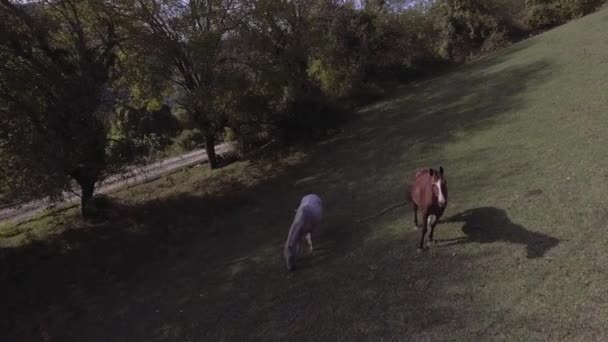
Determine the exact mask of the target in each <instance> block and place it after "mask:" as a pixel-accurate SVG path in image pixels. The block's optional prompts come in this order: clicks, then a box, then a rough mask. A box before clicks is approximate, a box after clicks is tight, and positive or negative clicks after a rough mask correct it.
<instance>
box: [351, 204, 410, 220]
mask: <svg viewBox="0 0 608 342" xmlns="http://www.w3.org/2000/svg"><path fill="white" fill-rule="evenodd" d="M408 203H410V201H403V202H399V203H397V204H393V205H391V206H390V207H386V208H384V209H382V211H381V212H379V213H378V214H376V215H372V216H368V217H365V218H362V219H359V220H357V223H361V222H365V221H368V220H371V219H373V218H376V217H378V216H382V215H384V214H386V212H388V211H390V210H393V209H395V208H398V207H402V206H404V205H406V204H408Z"/></svg>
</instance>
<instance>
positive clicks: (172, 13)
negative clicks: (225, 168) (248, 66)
mask: <svg viewBox="0 0 608 342" xmlns="http://www.w3.org/2000/svg"><path fill="white" fill-rule="evenodd" d="M250 6H251V4H250V3H248V2H244V1H236V0H189V1H181V0H123V1H121V2H119V4H118V5H117V6H116V7H115V10H116V14H117V15H120V16H124V17H125V18H128V19H129V20H133V22H132V23H131V24H130V31H131V33H132V35H133V37H135V40H134V41H133V42H132V44H131V45H130V46H129V48H128V53H126V54H125V59H127V60H130V62H129V64H130V65H131V68H133V69H134V70H136V69H139V70H140V71H137V72H136V73H137V74H138V75H139V76H140V77H133V79H132V82H134V83H136V84H138V85H139V86H142V83H146V82H147V83H148V85H146V86H147V87H150V86H151V87H152V88H155V89H157V90H158V89H168V88H170V87H171V86H177V87H179V88H180V89H181V92H182V93H183V96H182V98H181V100H180V101H179V104H180V106H181V107H182V108H183V109H184V110H185V111H186V112H187V113H188V115H189V116H190V117H191V118H192V121H193V122H195V124H196V125H197V126H198V128H199V129H200V130H201V131H202V132H203V133H204V134H205V145H206V151H207V155H208V157H209V165H210V167H211V168H212V169H213V168H216V167H217V166H218V161H217V157H216V155H215V149H214V147H215V142H216V139H217V136H218V134H219V133H220V132H222V131H223V129H224V126H225V125H226V122H227V118H226V113H225V110H224V109H225V101H224V100H225V98H226V95H227V94H228V93H229V92H230V90H231V88H230V84H231V82H232V80H231V79H230V76H231V75H233V74H234V72H235V70H237V69H238V66H237V65H238V64H239V61H238V60H237V59H236V58H234V56H233V55H231V47H230V41H231V39H232V38H233V37H235V36H238V30H239V28H240V27H241V26H242V25H244V23H245V20H246V18H247V16H248V15H249V11H250V9H251V8H250ZM142 69H143V70H145V71H141V70H142ZM150 73H153V74H154V76H153V77H152V78H149V77H148V75H149V74H150ZM141 76H143V77H141Z"/></svg>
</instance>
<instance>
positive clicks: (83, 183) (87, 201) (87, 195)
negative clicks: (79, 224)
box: [71, 169, 97, 220]
mask: <svg viewBox="0 0 608 342" xmlns="http://www.w3.org/2000/svg"><path fill="white" fill-rule="evenodd" d="M71 176H72V178H73V179H74V180H75V181H76V183H78V185H79V186H80V212H81V214H82V218H83V219H85V220H86V219H89V218H91V199H93V194H94V193H95V183H96V182H97V177H96V176H94V173H91V172H87V171H85V170H83V169H77V170H75V171H74V172H72V174H71Z"/></svg>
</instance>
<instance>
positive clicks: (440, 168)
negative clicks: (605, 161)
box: [439, 166, 443, 176]
mask: <svg viewBox="0 0 608 342" xmlns="http://www.w3.org/2000/svg"><path fill="white" fill-rule="evenodd" d="M439 174H440V175H442V176H443V166H440V167H439Z"/></svg>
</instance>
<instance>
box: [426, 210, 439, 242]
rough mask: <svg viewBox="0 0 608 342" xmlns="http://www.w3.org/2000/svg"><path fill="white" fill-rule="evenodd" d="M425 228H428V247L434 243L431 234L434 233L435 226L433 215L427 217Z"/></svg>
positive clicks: (435, 218) (435, 217)
mask: <svg viewBox="0 0 608 342" xmlns="http://www.w3.org/2000/svg"><path fill="white" fill-rule="evenodd" d="M427 226H429V227H430V228H429V229H430V230H431V231H430V232H429V246H430V245H431V244H433V243H435V240H433V233H435V226H437V216H435V215H429V217H428V219H427Z"/></svg>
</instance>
